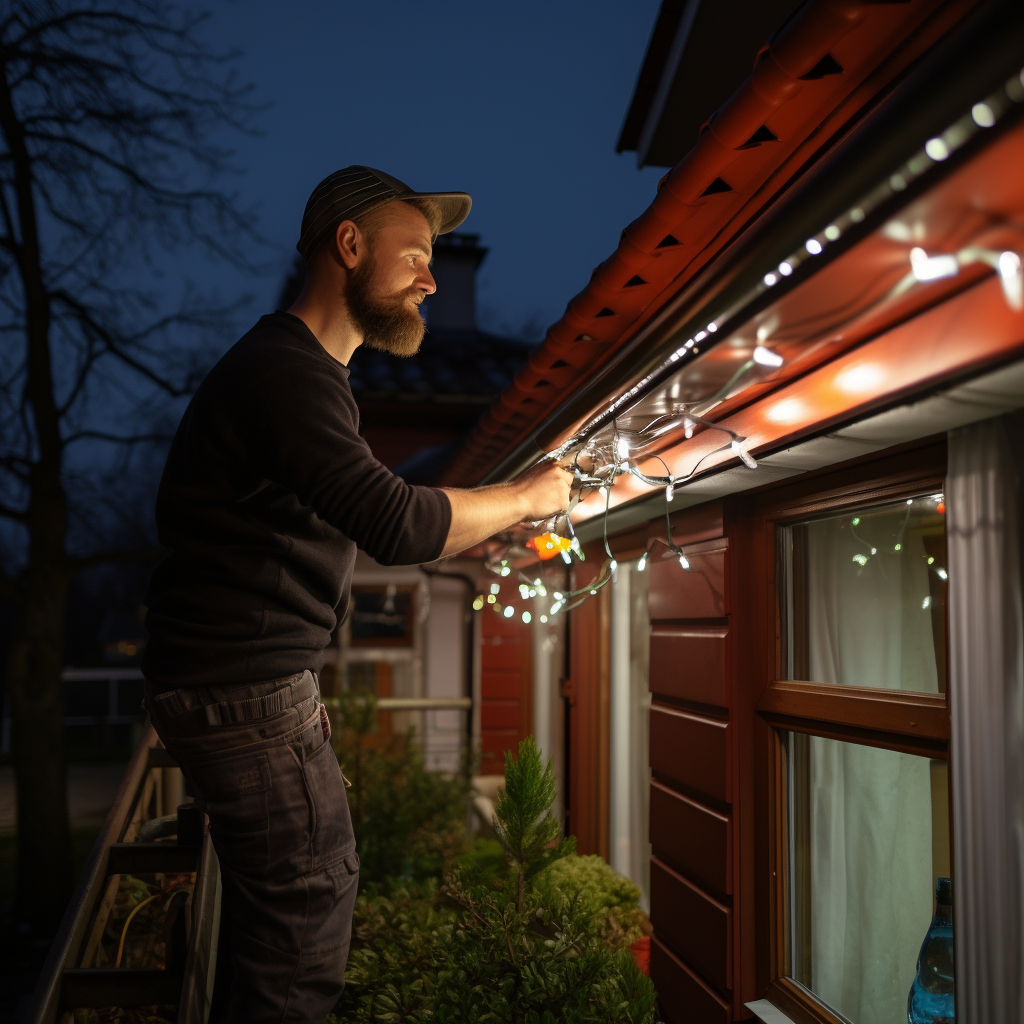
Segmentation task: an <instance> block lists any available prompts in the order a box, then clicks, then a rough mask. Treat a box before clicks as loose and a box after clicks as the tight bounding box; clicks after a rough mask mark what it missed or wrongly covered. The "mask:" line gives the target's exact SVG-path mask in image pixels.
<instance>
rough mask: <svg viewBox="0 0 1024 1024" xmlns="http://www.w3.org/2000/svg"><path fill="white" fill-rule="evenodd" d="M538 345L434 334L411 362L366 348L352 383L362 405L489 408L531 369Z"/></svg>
mask: <svg viewBox="0 0 1024 1024" xmlns="http://www.w3.org/2000/svg"><path fill="white" fill-rule="evenodd" d="M534 348H536V343H535V342H527V341H519V340H516V339H513V338H502V337H499V336H498V335H496V334H488V333H487V332H486V331H478V330H470V331H438V330H433V331H432V330H429V329H428V331H427V335H426V337H425V338H424V340H423V347H422V348H421V349H420V351H419V353H417V355H415V356H412V357H411V358H408V359H401V358H399V357H398V356H392V355H388V354H387V353H385V352H378V351H376V350H375V349H370V348H366V347H365V346H364V347H360V348H359V349H357V350H356V352H355V354H354V355H353V356H352V360H351V362H350V364H349V365H350V367H351V370H352V375H351V377H350V378H349V382H350V384H351V386H352V391H353V393H354V394H355V396H356V399H357V400H358V401H359V402H360V403H362V402H372V401H403V402H421V403H430V402H446V403H456V404H465V405H478V406H480V407H481V408H483V407H484V406H486V405H489V404H490V402H491V401H492V400H493V399H494V398H495V397H496V396H497V395H499V394H500V393H501V392H502V391H503V390H504V389H505V388H507V387H508V386H509V385H510V384H511V382H512V380H513V378H514V377H515V375H516V373H518V372H519V371H520V370H521V369H522V368H523V366H524V365H525V364H526V360H527V358H528V357H529V355H530V352H531V351H532V350H533V349H534Z"/></svg>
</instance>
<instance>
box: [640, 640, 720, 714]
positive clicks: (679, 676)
mask: <svg viewBox="0 0 1024 1024" xmlns="http://www.w3.org/2000/svg"><path fill="white" fill-rule="evenodd" d="M726 635H727V631H726V629H724V628H722V629H697V628H693V627H690V628H687V627H682V626H654V627H653V628H652V629H651V662H650V676H649V679H650V687H651V692H652V693H661V694H665V695H666V696H668V697H678V698H680V699H681V700H692V701H696V702H697V703H699V704H714V705H717V706H718V707H722V708H728V707H729V705H730V701H729V692H728V687H727V686H726V679H725V644H726Z"/></svg>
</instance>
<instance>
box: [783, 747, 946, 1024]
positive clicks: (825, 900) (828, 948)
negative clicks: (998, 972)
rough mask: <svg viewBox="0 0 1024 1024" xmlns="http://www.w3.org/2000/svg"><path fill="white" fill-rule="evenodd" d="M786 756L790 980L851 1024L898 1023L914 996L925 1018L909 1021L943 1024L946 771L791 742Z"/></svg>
mask: <svg viewBox="0 0 1024 1024" xmlns="http://www.w3.org/2000/svg"><path fill="white" fill-rule="evenodd" d="M787 750H788V757H787V766H788V786H789V913H790V919H789V920H790V955H789V960H790V974H791V975H792V977H793V979H794V980H795V981H797V982H799V983H800V984H801V985H803V986H804V987H805V988H807V989H809V990H810V991H811V992H813V993H814V995H815V996H816V997H817V998H818V999H820V1000H821V1001H822V1002H824V1003H826V1004H827V1005H828V1006H830V1007H831V1008H832V1009H833V1010H836V1011H838V1012H839V1013H840V1014H842V1015H843V1016H844V1017H846V1018H847V1019H849V1020H850V1021H852V1022H853V1024H894V1022H896V1021H902V1020H907V1019H908V1012H909V1009H910V1007H909V1006H908V1000H909V999H910V997H911V994H912V993H911V990H912V988H913V989H914V993H913V994H914V1000H915V1002H914V1007H915V1008H916V1009H915V1012H917V1011H919V1010H920V1008H921V1007H926V1011H927V1013H930V1014H932V1015H931V1016H927V1015H921V1016H911V1017H910V1018H909V1019H910V1020H912V1021H914V1022H916V1021H918V1020H920V1021H924V1020H927V1021H940V1020H945V1019H947V1018H946V1016H943V1013H944V1012H945V1011H947V1010H948V1019H949V1020H952V1013H953V1009H952V998H953V995H952V993H953V978H952V928H951V924H950V920H951V918H950V913H951V911H949V910H943V908H941V907H938V906H937V905H936V903H935V900H934V895H935V893H936V889H937V883H939V880H940V879H942V880H943V882H942V883H941V890H942V893H943V899H944V900H945V901H946V902H947V903H948V902H949V895H948V894H949V891H950V883H949V876H950V864H949V815H948V795H947V788H946V764H945V762H943V761H930V760H929V759H928V758H924V757H917V756H915V755H912V754H902V753H897V752H895V751H891V750H880V749H877V748H874V747H866V746H861V745H859V744H853V743H844V742H841V741H839V740H831V739H826V738H824V737H820V736H806V735H802V734H799V733H790V734H789V735H788V744H787ZM923 945H924V946H925V949H924V950H922V946H923ZM919 954H921V955H922V965H923V966H922V971H921V973H920V977H919V976H918V957H919ZM936 1013H937V1014H938V1015H936Z"/></svg>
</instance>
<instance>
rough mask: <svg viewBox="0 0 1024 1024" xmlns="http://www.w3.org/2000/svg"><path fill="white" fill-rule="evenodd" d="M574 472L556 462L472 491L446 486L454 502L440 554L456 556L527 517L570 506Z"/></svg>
mask: <svg viewBox="0 0 1024 1024" xmlns="http://www.w3.org/2000/svg"><path fill="white" fill-rule="evenodd" d="M571 483H572V474H571V473H569V472H568V470H565V469H562V467H561V466H559V465H557V464H556V463H553V462H543V463H541V464H540V465H539V466H534V467H533V468H532V469H529V470H527V471H526V472H525V473H523V474H522V476H519V477H517V478H516V479H515V480H513V481H512V482H511V483H507V484H493V485H492V486H490V487H478V488H476V489H475V490H472V491H459V490H454V489H453V490H449V489H448V488H445V489H444V492H445V494H447V495H448V500H449V501H450V502H451V505H452V523H451V526H450V527H449V528H448V540H447V541H446V542H445V545H444V550H443V551H442V552H441V557H442V558H444V557H446V556H447V555H455V554H458V552H460V551H465V550H466V548H471V547H473V546H474V545H475V544H479V543H480V542H481V541H484V540H487V538H488V537H490V536H492V535H493V534H495V533H500V532H501V531H502V530H507V529H508V528H509V527H510V526H514V525H515V524H516V523H520V522H522V521H523V520H524V519H525V520H536V519H547V518H548V516H551V515H554V514H555V513H556V512H564V511H565V510H566V509H567V508H568V507H569V486H570V484H571Z"/></svg>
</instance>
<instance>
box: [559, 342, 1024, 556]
mask: <svg viewBox="0 0 1024 1024" xmlns="http://www.w3.org/2000/svg"><path fill="white" fill-rule="evenodd" d="M1021 407H1024V359H1022V360H1018V361H1017V362H1015V363H1011V364H1010V365H1009V366H1004V367H1002V368H1001V369H999V370H994V371H992V372H991V373H986V374H983V375H982V376H980V377H975V378H973V379H972V380H969V381H967V382H966V383H964V384H957V385H955V386H954V387H951V388H949V389H947V390H946V391H941V392H939V393H938V394H934V395H930V396H929V397H928V398H923V399H921V400H920V401H917V402H910V403H908V404H907V405H901V406H897V407H896V408H895V409H890V410H888V411H887V412H882V413H878V414H877V415H875V416H869V417H867V418H865V419H862V420H859V421H858V422H856V423H851V424H850V425H849V426H846V427H843V428H842V429H841V430H836V431H834V432H833V433H830V434H823V435H821V436H819V437H812V438H809V439H808V440H806V441H802V442H800V443H799V444H796V445H793V446H792V447H791V448H784V449H782V450H781V451H778V452H773V453H772V454H771V455H765V456H764V457H763V458H762V457H759V458H758V461H757V469H755V470H750V469H747V468H746V467H745V466H732V467H730V468H729V469H725V470H723V471H721V472H719V473H709V474H708V475H707V476H703V477H700V478H698V479H697V480H694V481H693V483H690V484H682V485H680V486H679V487H677V488H676V494H675V498H674V500H673V501H672V504H671V505H670V506H668V508H669V510H670V511H671V512H680V511H682V510H683V509H684V508H690V507H692V506H694V505H702V504H703V503H704V502H706V501H713V500H714V499H716V498H723V497H725V496H726V495H729V494H738V493H740V492H741V491H749V490H753V489H754V488H755V487H763V486H764V485H765V484H770V483H775V482H776V481H778V480H785V479H787V478H788V477H795V476H799V475H800V474H802V473H808V472H810V471H811V470H815V469H823V468H824V467H826V466H834V465H837V464H838V463H840V462H846V461H847V460H849V459H855V458H857V457H858V456H860V455H870V454H871V453H872V452H878V451H882V450H884V449H886V448H892V447H895V446H896V445H898V444H904V443H906V442H907V441H914V440H916V439H917V438H919V437H928V436H929V435H930V434H941V433H944V432H945V431H947V430H952V429H953V428H954V427H963V426H966V425H967V424H968V423H976V422H977V421H978V420H985V419H988V418H989V417H991V416H1000V415H1002V414H1003V413H1006V412H1012V411H1013V410H1014V409H1020V408H1021ZM665 508H666V505H665V495H664V492H663V491H661V490H658V491H655V492H653V493H652V494H651V495H649V496H648V497H644V498H639V499H637V500H636V501H631V502H627V503H626V504H624V505H620V506H619V507H618V508H615V509H612V510H611V511H610V512H609V513H608V532H609V533H616V532H618V531H620V530H624V529H628V528H629V527H631V526H638V525H639V524H640V523H644V522H647V521H648V520H650V519H653V518H655V516H663V515H664V514H665ZM603 519H604V517H603V515H601V514H599V515H596V516H592V517H591V518H590V519H588V520H587V521H586V522H584V523H581V524H580V525H578V526H577V527H576V533H577V534H578V535H579V538H580V540H581V541H588V540H594V539H595V538H597V537H600V536H601V534H602V532H603Z"/></svg>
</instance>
